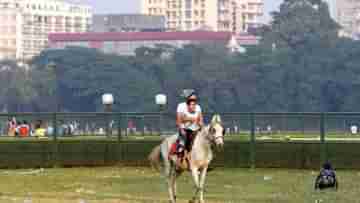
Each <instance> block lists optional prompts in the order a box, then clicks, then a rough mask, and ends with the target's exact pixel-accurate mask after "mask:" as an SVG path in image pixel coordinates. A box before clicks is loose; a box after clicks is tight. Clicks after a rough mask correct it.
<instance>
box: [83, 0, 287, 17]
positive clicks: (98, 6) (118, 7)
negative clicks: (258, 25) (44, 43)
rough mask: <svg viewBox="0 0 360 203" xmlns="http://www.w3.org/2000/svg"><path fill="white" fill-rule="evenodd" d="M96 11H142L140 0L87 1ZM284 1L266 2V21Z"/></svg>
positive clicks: (270, 0) (265, 0) (266, 0)
mask: <svg viewBox="0 0 360 203" xmlns="http://www.w3.org/2000/svg"><path fill="white" fill-rule="evenodd" d="M87 1H88V2H90V3H91V5H92V6H93V7H94V9H95V13H135V12H139V10H140V0H87ZM281 1H282V0H264V3H265V13H266V15H265V21H267V20H268V19H269V17H268V13H269V12H270V11H272V10H274V9H276V8H278V6H279V4H280V2H281Z"/></svg>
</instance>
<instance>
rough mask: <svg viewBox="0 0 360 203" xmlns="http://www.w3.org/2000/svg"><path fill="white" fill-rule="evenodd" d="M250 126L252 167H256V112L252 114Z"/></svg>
mask: <svg viewBox="0 0 360 203" xmlns="http://www.w3.org/2000/svg"><path fill="white" fill-rule="evenodd" d="M250 120H251V121H250V127H251V137H250V167H251V168H255V150H256V149H255V147H256V146H255V145H256V137H255V122H256V121H255V114H254V113H251V116H250Z"/></svg>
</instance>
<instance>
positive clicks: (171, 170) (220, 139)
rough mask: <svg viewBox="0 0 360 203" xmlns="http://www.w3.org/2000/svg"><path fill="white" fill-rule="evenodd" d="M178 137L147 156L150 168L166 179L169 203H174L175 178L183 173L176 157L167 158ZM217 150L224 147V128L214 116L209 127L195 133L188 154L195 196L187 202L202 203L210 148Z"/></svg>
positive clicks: (211, 156) (170, 138)
mask: <svg viewBox="0 0 360 203" xmlns="http://www.w3.org/2000/svg"><path fill="white" fill-rule="evenodd" d="M177 137H178V135H173V136H171V137H168V138H166V139H165V140H163V142H162V143H161V144H160V145H159V146H157V147H155V148H154V149H153V151H152V152H151V153H150V155H149V160H150V162H151V164H152V166H154V167H156V168H157V169H161V170H162V173H163V175H164V176H165V178H166V181H167V186H168V192H169V196H170V202H171V203H176V178H177V177H179V176H180V175H181V173H182V172H183V171H179V170H177V166H176V157H174V156H169V152H170V149H171V146H172V144H173V143H174V142H176V139H177ZM213 145H215V146H216V147H218V148H222V147H223V146H224V128H223V126H222V122H221V118H220V116H219V115H214V116H213V118H212V120H211V123H210V125H208V126H206V127H204V128H203V129H202V130H200V131H199V132H198V133H197V136H196V137H195V139H194V143H193V146H192V150H191V152H190V154H189V155H190V157H191V158H190V160H189V169H190V170H191V173H192V177H193V180H194V183H195V187H196V190H195V194H194V196H193V198H192V200H190V201H189V202H195V201H196V200H197V198H199V202H200V203H203V202H204V185H205V179H206V173H207V169H208V166H209V164H210V162H211V160H212V159H213V150H212V146H213Z"/></svg>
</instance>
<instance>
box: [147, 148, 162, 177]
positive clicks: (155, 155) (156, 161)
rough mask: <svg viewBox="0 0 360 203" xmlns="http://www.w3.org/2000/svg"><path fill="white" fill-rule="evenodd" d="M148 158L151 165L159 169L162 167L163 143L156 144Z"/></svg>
mask: <svg viewBox="0 0 360 203" xmlns="http://www.w3.org/2000/svg"><path fill="white" fill-rule="evenodd" d="M148 159H149V161H150V165H151V167H152V168H155V169H156V170H158V171H159V170H160V167H161V145H158V146H156V147H155V148H154V149H153V150H152V151H151V153H150V154H149V157H148Z"/></svg>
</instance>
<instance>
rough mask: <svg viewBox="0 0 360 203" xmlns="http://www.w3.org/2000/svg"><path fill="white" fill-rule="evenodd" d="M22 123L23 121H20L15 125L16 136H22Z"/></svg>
mask: <svg viewBox="0 0 360 203" xmlns="http://www.w3.org/2000/svg"><path fill="white" fill-rule="evenodd" d="M21 125H22V123H21V121H19V122H18V123H17V125H16V127H15V137H18V136H20V127H21Z"/></svg>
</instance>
